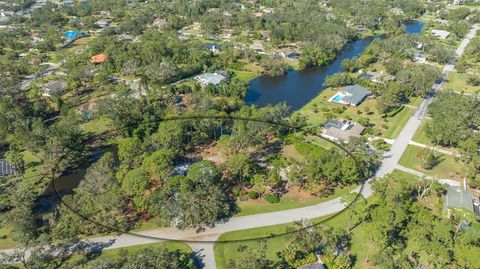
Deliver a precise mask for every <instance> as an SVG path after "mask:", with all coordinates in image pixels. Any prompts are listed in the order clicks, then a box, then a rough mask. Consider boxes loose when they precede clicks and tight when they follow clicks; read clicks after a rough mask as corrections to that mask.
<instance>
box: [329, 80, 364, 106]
mask: <svg viewBox="0 0 480 269" xmlns="http://www.w3.org/2000/svg"><path fill="white" fill-rule="evenodd" d="M370 94H372V92H371V91H369V90H368V89H367V88H365V87H362V86H360V85H358V84H355V85H348V86H345V87H343V88H342V89H341V90H340V91H339V92H337V93H336V94H335V95H334V96H332V97H331V98H330V99H329V100H328V101H330V102H334V103H339V104H344V105H351V106H359V105H360V104H361V103H362V102H363V101H364V100H365V99H366V98H367V97H368V96H369V95H370Z"/></svg>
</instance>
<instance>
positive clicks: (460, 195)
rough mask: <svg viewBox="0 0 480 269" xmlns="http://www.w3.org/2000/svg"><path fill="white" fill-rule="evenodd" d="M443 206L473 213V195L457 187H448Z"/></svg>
mask: <svg viewBox="0 0 480 269" xmlns="http://www.w3.org/2000/svg"><path fill="white" fill-rule="evenodd" d="M445 206H446V207H450V208H464V209H467V210H469V211H473V195H472V194H471V193H470V192H468V191H466V190H464V189H463V188H461V187H459V186H448V188H447V194H446V195H445Z"/></svg>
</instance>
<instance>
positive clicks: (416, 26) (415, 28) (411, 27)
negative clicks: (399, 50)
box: [405, 21, 425, 34]
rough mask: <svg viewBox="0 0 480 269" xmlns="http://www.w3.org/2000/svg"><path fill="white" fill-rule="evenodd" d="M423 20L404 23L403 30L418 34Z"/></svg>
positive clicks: (423, 24) (423, 23) (422, 25)
mask: <svg viewBox="0 0 480 269" xmlns="http://www.w3.org/2000/svg"><path fill="white" fill-rule="evenodd" d="M424 26H425V22H423V21H413V22H412V23H410V24H407V25H405V30H406V31H407V33H410V34H419V33H421V32H422V29H423V27H424Z"/></svg>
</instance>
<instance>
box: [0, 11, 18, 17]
mask: <svg viewBox="0 0 480 269" xmlns="http://www.w3.org/2000/svg"><path fill="white" fill-rule="evenodd" d="M0 15H2V16H4V17H12V16H14V15H15V11H10V10H5V11H2V12H1V13H0Z"/></svg>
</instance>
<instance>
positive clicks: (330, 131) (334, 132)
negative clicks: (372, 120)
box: [323, 119, 365, 141]
mask: <svg viewBox="0 0 480 269" xmlns="http://www.w3.org/2000/svg"><path fill="white" fill-rule="evenodd" d="M324 127H325V129H324V131H323V135H324V136H326V137H328V138H331V139H334V140H342V141H348V140H349V139H350V138H351V137H360V136H361V135H362V133H363V131H364V130H365V127H363V126H362V125H361V124H359V123H357V122H354V121H348V120H344V119H340V120H328V121H327V122H326V123H325V126H324Z"/></svg>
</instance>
